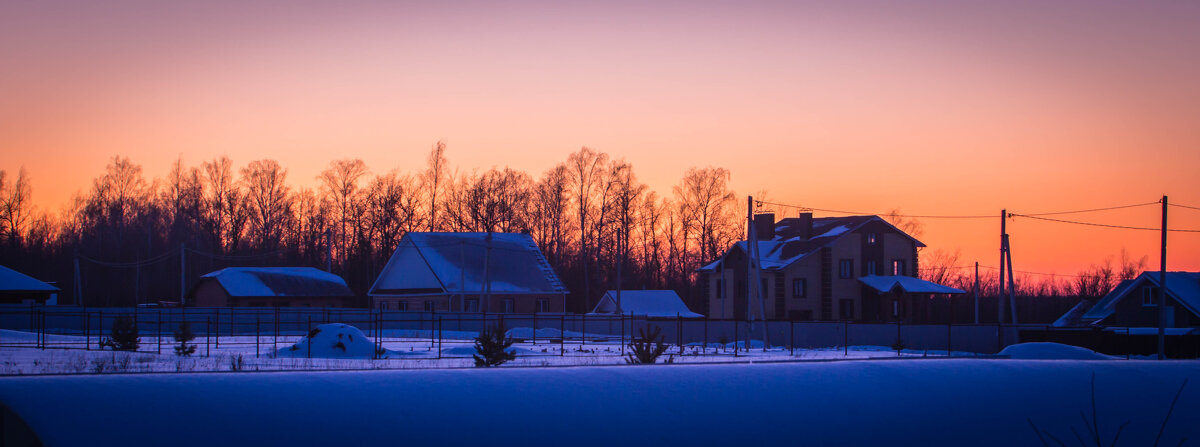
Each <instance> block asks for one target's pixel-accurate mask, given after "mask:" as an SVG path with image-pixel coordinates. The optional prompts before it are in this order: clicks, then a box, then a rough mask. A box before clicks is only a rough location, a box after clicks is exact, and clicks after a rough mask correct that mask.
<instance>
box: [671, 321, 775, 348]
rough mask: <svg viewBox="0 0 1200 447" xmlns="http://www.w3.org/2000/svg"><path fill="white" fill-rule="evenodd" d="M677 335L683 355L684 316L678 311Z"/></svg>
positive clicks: (676, 339)
mask: <svg viewBox="0 0 1200 447" xmlns="http://www.w3.org/2000/svg"><path fill="white" fill-rule="evenodd" d="M675 337H676V338H675V341H677V342H679V355H683V317H682V316H680V315H679V313H678V312H676V313H675ZM764 346H765V345H764Z"/></svg>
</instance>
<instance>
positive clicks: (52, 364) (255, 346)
mask: <svg viewBox="0 0 1200 447" xmlns="http://www.w3.org/2000/svg"><path fill="white" fill-rule="evenodd" d="M328 326H339V325H336V324H334V325H328ZM351 329H353V328H352V327H351ZM354 331H355V332H356V333H357V334H360V335H361V334H362V333H361V332H358V331H357V329H354ZM415 332H416V331H385V333H384V336H385V337H384V339H383V342H382V346H383V349H384V350H385V352H384V353H383V354H382V355H381V357H382V358H379V359H372V358H371V357H372V356H371V353H372V352H373V350H372V349H371V348H370V347H371V346H372V345H373V342H374V340H370V339H369V338H367V337H366V336H365V335H363V336H361V337H360V338H359V339H358V340H357V341H358V342H359V343H363V342H366V343H367V347H368V349H367V350H365V351H364V350H363V348H362V347H361V345H359V348H356V349H357V351H355V350H354V349H351V351H354V352H349V353H348V352H347V351H345V350H336V349H328V348H327V346H326V347H321V346H318V345H320V344H321V343H322V342H321V341H317V342H314V346H316V349H315V350H314V351H310V350H309V349H308V348H307V345H305V343H304V341H305V340H306V338H305V337H303V336H297V335H292V336H279V337H276V336H262V337H259V338H258V340H257V343H256V340H255V337H254V336H235V337H231V336H223V337H220V338H217V337H213V338H211V339H205V338H204V337H201V338H197V339H196V340H194V341H193V344H196V345H197V350H196V354H195V355H193V356H190V357H180V356H176V355H175V354H174V350H173V348H174V346H175V345H176V343H175V341H174V340H173V339H172V338H171V337H170V336H165V337H163V339H162V346H161V350H160V349H159V340H158V338H157V337H154V336H143V337H142V338H141V347H140V348H139V351H138V352H114V351H111V350H99V349H97V347H96V344H97V343H98V340H97V338H96V337H95V336H93V337H90V338H88V337H83V336H75V335H47V336H46V337H47V340H46V342H47V343H46V344H47V346H49V347H51V348H48V349H44V350H43V349H39V348H37V343H36V342H37V334H34V333H29V332H19V331H11V330H0V342H2V343H3V345H4V346H3V347H0V375H29V374H89V373H119V372H200V371H237V370H240V371H293V370H329V369H335V370H346V369H425V368H458V367H471V366H473V364H474V361H473V359H472V354H474V353H475V349H474V345H473V344H472V343H471V342H470V341H467V340H464V339H466V338H467V337H466V336H467V335H472V336H473V335H474V334H465V333H464V334H454V335H456V336H459V337H458V338H460V339H459V340H454V341H452V340H450V339H443V340H442V341H441V342H440V343H439V342H438V341H437V340H431V339H429V338H423V337H422V338H417V337H413V336H414V335H421V334H417V333H415ZM509 333H510V335H512V336H514V337H517V338H520V339H522V340H523V341H522V342H519V343H516V344H514V345H513V349H514V350H515V351H516V352H517V359H516V360H515V361H512V362H510V363H509V364H508V365H512V366H574V365H620V364H624V363H625V356H624V355H623V352H628V348H626V349H625V350H622V346H621V343H620V340H619V338H618V339H613V338H605V337H600V336H595V337H591V336H589V337H587V338H588V339H589V340H593V341H588V342H586V343H580V342H579V341H575V342H573V343H569V344H561V343H559V342H558V340H559V339H561V335H560V334H559V333H558V331H557V330H556V329H539V330H538V333H537V334H536V335H537V337H536V340H537V341H533V340H534V339H535V338H534V334H533V333H532V330H530V329H528V328H514V329H512V330H510V331H509ZM567 335H568V337H573V338H575V339H576V340H578V339H580V338H583V337H581V336H582V335H584V334H575V333H568V334H567ZM321 336H323V335H321ZM426 337H428V335H426ZM594 340H603V341H594ZM89 341H90V342H91V343H90V345H89ZM333 342H336V340H333V341H332V342H331V341H325V342H324V343H325V344H326V345H328V344H330V343H333ZM345 342H346V343H350V340H349V339H346V341H345ZM294 345H295V346H296V348H295V349H293V348H292V347H293V346H294ZM89 346H90V348H91V350H86V349H85V348H87V347H89ZM945 356H946V352H945V351H944V350H943V351H934V350H930V351H924V350H904V351H902V352H900V353H897V352H896V351H894V350H892V348H890V347H884V346H851V347H849V349H847V348H845V347H839V346H831V347H828V348H821V349H796V350H790V349H788V348H786V347H771V348H769V349H767V350H765V351H764V350H763V349H762V344H761V342H758V341H754V342H752V343H751V346H750V349H749V350H747V349H745V343H744V342H743V343H740V344H738V345H737V346H736V349H735V344H734V343H728V344H724V345H722V344H718V343H710V344H709V346H707V347H704V346H701V345H699V344H691V345H685V346H683V349H682V354H681V349H680V347H679V346H677V345H675V346H671V347H670V349H668V351H667V353H666V354H664V355H663V356H662V357H661V358H660V359H659V362H667V361H669V362H672V363H728V362H752V361H753V362H762V361H796V360H843V359H869V358H896V357H945ZM953 356H954V357H977V356H979V355H978V354H975V353H970V352H957V351H956V352H954V353H953Z"/></svg>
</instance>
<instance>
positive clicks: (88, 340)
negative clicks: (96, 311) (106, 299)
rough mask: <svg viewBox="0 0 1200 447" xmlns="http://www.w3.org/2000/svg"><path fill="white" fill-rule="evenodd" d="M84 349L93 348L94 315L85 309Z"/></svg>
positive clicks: (89, 349)
mask: <svg viewBox="0 0 1200 447" xmlns="http://www.w3.org/2000/svg"><path fill="white" fill-rule="evenodd" d="M83 343H84V345H83V348H84V349H83V350H84V351H91V350H92V315H91V314H89V313H87V311H86V310H85V311H83Z"/></svg>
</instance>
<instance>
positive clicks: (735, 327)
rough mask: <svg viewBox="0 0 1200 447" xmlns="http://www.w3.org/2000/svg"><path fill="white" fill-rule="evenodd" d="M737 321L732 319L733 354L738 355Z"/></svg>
mask: <svg viewBox="0 0 1200 447" xmlns="http://www.w3.org/2000/svg"><path fill="white" fill-rule="evenodd" d="M738 326H739V325H738V321H737V320H733V356H734V357H737V356H738Z"/></svg>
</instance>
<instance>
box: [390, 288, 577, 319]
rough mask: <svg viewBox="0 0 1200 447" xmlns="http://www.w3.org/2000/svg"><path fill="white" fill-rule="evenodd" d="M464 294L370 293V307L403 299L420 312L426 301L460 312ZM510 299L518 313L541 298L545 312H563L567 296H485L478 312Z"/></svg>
mask: <svg viewBox="0 0 1200 447" xmlns="http://www.w3.org/2000/svg"><path fill="white" fill-rule="evenodd" d="M463 298H464V297H460V296H459V295H458V294H452V295H423V296H372V297H371V308H372V309H386V310H399V309H400V308H401V303H406V304H407V306H408V308H407V310H408V311H409V312H422V311H424V310H425V302H426V301H429V302H431V303H432V304H433V311H434V312H462V311H463V304H462V302H463ZM465 299H467V300H479V299H480V295H471V294H468V295H466V296H465ZM509 299H511V300H512V302H513V312H512V313H521V314H531V313H535V312H537V301H538V300H539V299H544V300H546V301H547V305H548V306H549V310H547V311H546V312H548V313H563V312H566V299H565V296H564V295H562V294H557V293H554V294H506V295H492V296H491V297H490V299H489V300H488V304H489V305H488V306H484V305H483V302H482V301H480V309H479V311H480V312H483V311H486V312H488V313H502V312H503V309H504V301H505V300H509Z"/></svg>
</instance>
